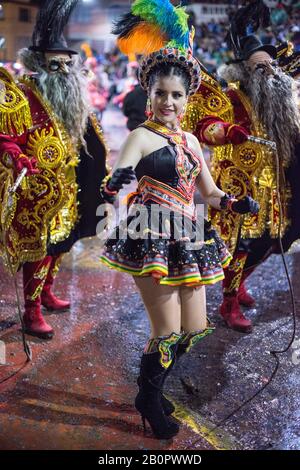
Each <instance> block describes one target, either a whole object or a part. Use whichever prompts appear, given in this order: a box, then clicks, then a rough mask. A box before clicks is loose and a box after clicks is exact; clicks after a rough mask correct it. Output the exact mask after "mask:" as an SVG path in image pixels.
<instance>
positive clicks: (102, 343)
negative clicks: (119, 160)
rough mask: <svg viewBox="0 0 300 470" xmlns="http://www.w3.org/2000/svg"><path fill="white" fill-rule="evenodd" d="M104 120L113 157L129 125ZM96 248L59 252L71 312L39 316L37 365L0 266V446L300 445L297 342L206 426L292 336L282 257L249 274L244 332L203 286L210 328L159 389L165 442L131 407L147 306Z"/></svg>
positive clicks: (292, 262)
mask: <svg viewBox="0 0 300 470" xmlns="http://www.w3.org/2000/svg"><path fill="white" fill-rule="evenodd" d="M112 123H113V125H112ZM104 126H105V128H106V131H107V136H108V140H109V144H110V147H111V149H112V152H113V157H114V156H115V153H116V151H117V149H118V148H119V145H120V141H121V140H123V138H124V135H125V134H126V131H124V121H123V119H122V118H120V115H119V113H118V112H115V111H114V112H110V113H107V115H106V116H104ZM100 245H101V242H100V241H99V240H98V239H97V238H95V239H89V240H85V241H84V242H79V243H77V244H76V246H75V247H74V248H73V250H72V251H71V253H69V254H68V255H66V256H65V258H64V262H63V266H62V269H61V271H60V274H59V276H58V278H57V281H56V285H55V292H56V293H57V294H58V295H60V296H62V297H65V298H69V299H70V300H71V303H72V308H71V310H70V311H68V312H64V313H59V314H58V313H51V314H48V313H46V312H45V315H46V319H47V321H48V322H49V323H50V324H51V326H53V328H54V329H55V336H54V338H53V340H51V341H41V340H38V339H34V338H31V337H29V336H28V340H29V341H30V346H31V348H32V353H33V360H32V362H31V363H30V364H27V365H26V364H24V363H25V360H26V357H25V355H24V353H23V350H22V342H21V336H20V331H19V324H18V321H17V313H16V294H15V291H14V287H13V283H12V280H11V279H10V278H9V277H8V276H7V275H6V274H5V273H4V272H3V270H2V268H0V292H1V297H0V340H1V341H2V342H3V343H4V345H5V349H6V365H0V381H3V380H5V379H7V380H5V381H4V382H2V383H1V384H0V393H1V395H0V449H73V450H75V449H99V450H113V449H118V450H127V449H130V450H133V449H153V450H154V449H159V450H160V449H161V450H162V449H178V450H183V449H198V450H202V449H244V450H245V449H260V450H262V449H270V450H271V449H300V411H299V410H300V406H299V405H300V397H299V392H298V390H299V385H300V343H299V344H297V343H294V346H295V348H293V349H290V350H289V351H288V352H287V353H284V354H283V355H281V357H280V367H279V371H278V373H277V374H276V376H275V378H274V379H273V381H272V382H271V384H270V385H269V386H268V387H267V388H266V389H265V390H264V391H263V392H262V393H261V394H260V395H259V396H258V397H256V398H255V399H254V400H253V401H252V402H251V403H249V404H247V405H246V406H245V407H243V408H242V409H241V410H240V411H238V412H237V413H236V414H234V415H233V416H232V417H231V418H230V419H229V420H228V421H227V422H225V423H224V424H223V425H222V426H221V427H219V428H217V429H215V430H214V431H212V432H210V430H211V429H213V428H214V426H215V425H216V424H217V423H219V422H220V421H222V420H223V419H224V418H225V417H226V416H228V415H229V414H230V413H231V412H232V411H234V409H236V408H238V407H239V405H241V404H242V402H243V401H245V400H247V399H248V398H249V397H250V396H251V395H253V394H254V393H255V392H256V391H257V390H258V389H259V388H260V387H262V386H263V385H264V384H265V383H266V381H267V380H268V378H269V377H270V375H271V372H272V370H273V369H274V365H275V360H274V358H273V357H272V356H271V355H270V354H269V353H268V351H269V350H270V349H271V350H281V349H284V348H285V346H286V345H287V344H288V342H289V339H290V337H291V334H292V317H291V303H290V297H289V291H288V284H287V281H286V278H285V273H284V269H283V265H282V261H281V258H280V257H279V256H273V257H272V258H270V259H269V260H268V261H267V262H266V263H265V264H264V265H263V266H260V267H259V268H258V269H257V270H256V272H255V273H254V274H253V275H252V276H251V277H250V279H249V282H248V286H249V288H250V292H251V293H252V294H253V295H254V297H255V298H256V300H257V304H256V307H255V308H253V309H251V310H249V311H248V313H247V315H248V314H249V317H250V318H251V319H252V320H253V323H254V325H255V330H254V333H252V334H251V335H243V334H241V333H238V332H234V331H232V330H229V329H227V328H226V327H225V326H224V324H223V322H222V319H221V318H220V316H219V314H218V305H219V303H220V299H221V291H220V286H215V287H209V288H208V289H207V299H208V314H209V317H210V320H211V321H212V322H213V323H214V324H215V325H216V327H217V328H216V331H215V332H214V334H213V335H210V336H208V337H207V338H206V339H205V340H204V341H203V342H202V343H199V344H198V345H197V346H196V347H195V348H194V350H192V352H191V353H190V354H189V355H186V356H185V357H183V358H182V360H181V362H180V363H179V364H178V365H177V366H176V368H175V369H174V373H172V374H171V375H170V377H169V378H168V381H167V383H166V387H165V388H166V393H167V396H168V397H169V398H171V399H172V401H173V402H174V404H175V405H176V417H177V418H178V419H179V420H180V421H181V422H182V426H181V430H180V433H179V435H178V436H176V438H174V439H173V440H172V441H159V440H157V439H154V438H153V436H152V435H151V432H150V431H149V432H148V433H147V434H146V435H144V433H143V429H142V425H141V422H140V419H139V416H138V414H137V412H136V410H135V409H134V406H133V403H134V397H135V394H136V389H137V387H136V376H137V373H138V367H139V357H140V355H141V350H142V348H143V346H144V344H145V342H146V340H147V338H148V334H149V327H148V323H147V319H146V315H145V312H144V308H143V305H142V302H141V300H140V298H139V296H138V294H137V292H136V289H135V286H134V283H133V281H132V279H131V278H130V276H128V275H125V274H121V273H117V272H113V271H109V270H107V269H105V268H103V267H102V266H101V265H100V263H99V261H98V258H99V253H100ZM299 261H300V252H299V251H297V250H295V252H294V254H291V255H288V256H287V262H288V267H289V271H290V273H291V277H292V283H293V286H294V290H295V297H296V306H297V310H298V312H299V307H300V283H299V279H300V263H299ZM17 278H18V279H17V280H18V285H19V290H20V293H21V292H22V291H21V278H20V277H19V276H17ZM296 338H299V330H298V331H297V334H296ZM3 343H0V352H1V347H2V351H3ZM296 346H297V347H296ZM297 348H298V349H297ZM2 356H3V354H2ZM0 357H1V355H0ZM2 359H3V357H2ZM2 362H3V361H2ZM9 377H10V378H9Z"/></svg>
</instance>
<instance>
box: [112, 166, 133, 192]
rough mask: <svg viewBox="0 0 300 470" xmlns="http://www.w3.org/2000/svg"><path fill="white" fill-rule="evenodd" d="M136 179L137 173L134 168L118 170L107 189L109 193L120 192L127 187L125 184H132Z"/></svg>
mask: <svg viewBox="0 0 300 470" xmlns="http://www.w3.org/2000/svg"><path fill="white" fill-rule="evenodd" d="M134 179H135V171H134V170H133V168H132V166H127V167H125V168H118V169H117V170H116V171H114V173H113V174H112V177H111V179H110V180H109V181H108V183H107V188H108V190H109V191H112V192H114V191H115V192H118V191H120V189H122V188H123V186H125V184H129V183H131V181H133V180H134Z"/></svg>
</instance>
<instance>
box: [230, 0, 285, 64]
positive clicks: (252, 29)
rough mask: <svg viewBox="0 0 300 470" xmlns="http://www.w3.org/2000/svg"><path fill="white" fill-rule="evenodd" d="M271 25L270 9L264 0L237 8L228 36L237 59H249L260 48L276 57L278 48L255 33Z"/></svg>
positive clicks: (257, 0)
mask: <svg viewBox="0 0 300 470" xmlns="http://www.w3.org/2000/svg"><path fill="white" fill-rule="evenodd" d="M269 25H270V10H269V8H268V7H267V6H266V5H265V3H264V2H263V0H256V1H254V2H251V3H250V4H249V5H247V6H245V7H242V8H239V9H238V10H237V12H236V13H235V15H234V16H233V17H232V19H231V22H230V26H229V31H228V34H227V37H226V40H227V43H228V46H229V47H230V49H232V51H233V53H234V55H235V58H236V59H237V61H241V60H247V59H248V58H249V56H250V55H251V54H253V53H254V52H257V51H260V50H264V51H266V52H267V53H268V54H270V55H271V57H274V58H275V57H276V48H275V47H274V46H271V45H270V44H263V43H262V42H261V41H260V39H259V38H258V37H257V36H255V35H254V33H256V31H258V30H259V29H260V28H267V27H268V26H269Z"/></svg>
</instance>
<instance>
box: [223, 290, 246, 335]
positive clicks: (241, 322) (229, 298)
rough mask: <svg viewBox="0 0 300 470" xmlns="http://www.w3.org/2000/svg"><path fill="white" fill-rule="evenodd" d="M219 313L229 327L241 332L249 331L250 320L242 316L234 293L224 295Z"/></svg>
mask: <svg viewBox="0 0 300 470" xmlns="http://www.w3.org/2000/svg"><path fill="white" fill-rule="evenodd" d="M220 314H221V315H222V317H223V318H224V320H225V322H226V325H227V326H228V327H229V328H232V329H233V330H237V331H241V332H243V333H251V331H252V324H251V321H250V320H247V318H245V317H244V315H243V312H242V311H241V309H240V305H239V302H238V297H237V295H236V294H234V295H226V296H224V299H223V303H222V305H221V307H220Z"/></svg>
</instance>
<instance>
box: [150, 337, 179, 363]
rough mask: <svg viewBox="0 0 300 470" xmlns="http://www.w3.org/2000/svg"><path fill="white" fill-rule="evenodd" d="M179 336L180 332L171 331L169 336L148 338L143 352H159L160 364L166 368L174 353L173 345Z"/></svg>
mask: <svg viewBox="0 0 300 470" xmlns="http://www.w3.org/2000/svg"><path fill="white" fill-rule="evenodd" d="M180 338H181V335H180V334H177V333H172V334H171V335H170V336H158V337H156V338H152V339H149V341H148V342H147V344H146V347H145V349H144V354H151V353H155V352H159V353H160V359H159V362H160V364H161V365H162V367H164V368H165V369H168V367H170V365H171V362H172V360H173V358H174V355H175V352H174V347H175V346H176V344H177V343H178V341H179V340H180Z"/></svg>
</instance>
